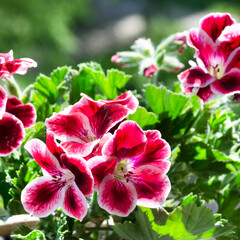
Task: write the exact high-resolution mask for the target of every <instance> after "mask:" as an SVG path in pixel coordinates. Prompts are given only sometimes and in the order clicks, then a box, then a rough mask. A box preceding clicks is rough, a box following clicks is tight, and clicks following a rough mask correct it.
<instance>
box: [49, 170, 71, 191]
mask: <svg viewBox="0 0 240 240" xmlns="http://www.w3.org/2000/svg"><path fill="white" fill-rule="evenodd" d="M52 177H53V179H54V181H55V182H59V183H60V182H61V183H62V184H63V186H66V185H67V187H70V186H71V185H72V182H73V181H74V180H75V176H74V175H73V173H72V172H70V171H64V173H63V174H61V175H60V176H52Z"/></svg>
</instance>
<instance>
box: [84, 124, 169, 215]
mask: <svg viewBox="0 0 240 240" xmlns="http://www.w3.org/2000/svg"><path fill="white" fill-rule="evenodd" d="M170 153H171V151H170V146H169V144H168V143H167V142H166V141H165V140H163V139H162V138H161V134H160V132H159V131H157V130H149V131H143V130H142V129H141V128H140V127H139V126H138V125H137V123H135V122H134V121H128V120H127V121H124V122H123V123H121V124H120V126H119V128H118V129H117V130H116V131H115V133H114V135H113V136H112V137H111V138H110V139H109V140H108V141H107V142H106V143H105V144H104V146H103V148H102V156H96V157H93V158H91V159H90V160H89V161H87V164H88V166H89V167H90V169H91V171H92V174H93V177H94V184H95V185H94V188H95V190H96V191H97V192H98V203H99V205H100V207H101V208H103V209H105V210H106V211H107V212H109V213H110V214H115V215H118V216H123V217H125V216H128V215H129V213H131V212H132V211H133V210H134V208H135V207H136V205H141V206H145V207H151V208H156V207H159V206H160V205H161V204H162V203H163V202H164V201H165V200H166V198H167V196H168V194H169V192H170V188H171V187H170V181H169V179H168V177H167V176H166V173H167V172H168V170H169V167H170V162H169V161H166V159H167V158H169V157H170Z"/></svg>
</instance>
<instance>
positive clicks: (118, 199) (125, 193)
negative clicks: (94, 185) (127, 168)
mask: <svg viewBox="0 0 240 240" xmlns="http://www.w3.org/2000/svg"><path fill="white" fill-rule="evenodd" d="M136 200H137V194H136V190H135V188H134V186H133V185H132V183H130V182H129V183H126V182H124V181H120V180H117V179H115V178H114V177H113V176H112V175H108V176H106V177H105V178H104V180H103V182H102V184H101V186H100V189H99V193H98V203H99V205H100V207H101V208H103V209H105V210H106V211H107V212H109V213H110V214H115V215H118V216H122V217H126V216H128V215H129V214H130V213H131V212H132V211H133V210H134V208H135V206H136Z"/></svg>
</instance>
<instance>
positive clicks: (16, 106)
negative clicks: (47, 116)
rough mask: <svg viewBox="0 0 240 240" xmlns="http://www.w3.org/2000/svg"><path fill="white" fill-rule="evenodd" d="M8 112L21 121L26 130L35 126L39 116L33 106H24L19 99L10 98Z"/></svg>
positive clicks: (7, 106)
mask: <svg viewBox="0 0 240 240" xmlns="http://www.w3.org/2000/svg"><path fill="white" fill-rule="evenodd" d="M6 112H9V113H11V114H13V115H14V116H15V117H17V118H18V119H20V120H21V121H22V123H23V125H24V127H25V128H27V127H31V126H32V125H34V124H35V122H36V118H37V114H36V110H35V108H34V106H33V105H32V104H25V105H24V104H23V103H22V102H21V101H20V100H19V99H18V98H17V97H15V96H8V99H7V105H6Z"/></svg>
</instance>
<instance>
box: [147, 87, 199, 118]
mask: <svg viewBox="0 0 240 240" xmlns="http://www.w3.org/2000/svg"><path fill="white" fill-rule="evenodd" d="M145 96H146V99H147V101H148V104H149V106H150V108H151V109H152V111H153V112H155V113H156V114H162V113H164V112H166V113H167V114H168V117H170V118H171V119H172V120H173V119H176V118H177V117H178V116H179V115H181V114H182V113H184V112H185V111H186V110H187V109H188V108H192V110H193V112H196V111H197V110H199V109H200V106H201V102H200V99H198V98H196V96H194V97H186V96H184V95H182V94H179V93H174V92H171V91H170V90H168V89H167V88H165V87H164V86H161V87H156V86H154V85H150V84H147V85H146V86H145Z"/></svg>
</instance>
